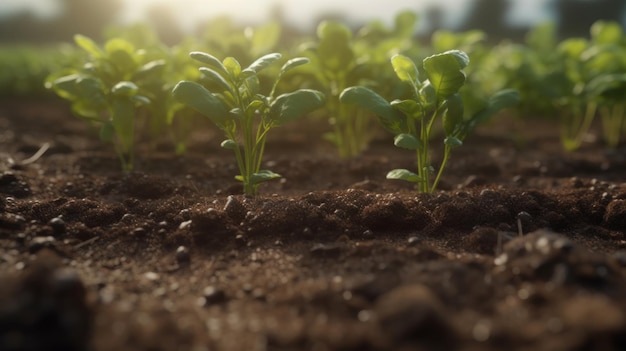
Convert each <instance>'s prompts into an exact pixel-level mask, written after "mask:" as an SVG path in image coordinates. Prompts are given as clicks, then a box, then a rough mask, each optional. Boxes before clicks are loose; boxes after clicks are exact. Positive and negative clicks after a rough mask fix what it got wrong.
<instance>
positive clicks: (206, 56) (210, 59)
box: [189, 51, 226, 74]
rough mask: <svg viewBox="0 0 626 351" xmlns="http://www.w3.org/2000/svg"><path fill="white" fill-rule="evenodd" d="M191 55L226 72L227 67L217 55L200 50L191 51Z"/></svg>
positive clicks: (220, 71)
mask: <svg viewBox="0 0 626 351" xmlns="http://www.w3.org/2000/svg"><path fill="white" fill-rule="evenodd" d="M189 56H190V57H191V58H192V59H194V60H197V61H200V62H202V63H204V64H206V65H209V66H210V67H212V68H214V69H216V70H217V71H218V72H219V73H224V74H226V67H224V64H222V62H221V61H220V60H218V59H217V58H216V57H215V56H213V55H210V54H207V53H206V52H200V51H192V52H190V53H189Z"/></svg>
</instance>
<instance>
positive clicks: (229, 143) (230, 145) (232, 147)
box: [220, 139, 238, 150]
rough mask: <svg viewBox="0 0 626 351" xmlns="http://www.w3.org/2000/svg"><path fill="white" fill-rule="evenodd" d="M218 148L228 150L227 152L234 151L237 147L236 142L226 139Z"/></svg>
mask: <svg viewBox="0 0 626 351" xmlns="http://www.w3.org/2000/svg"><path fill="white" fill-rule="evenodd" d="M220 146H221V147H223V148H224V149H228V150H235V149H237V147H238V145H237V142H236V141H234V140H232V139H226V140H224V141H222V143H221V144H220Z"/></svg>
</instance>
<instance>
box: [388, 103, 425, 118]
mask: <svg viewBox="0 0 626 351" xmlns="http://www.w3.org/2000/svg"><path fill="white" fill-rule="evenodd" d="M391 106H393V108H395V109H396V110H398V111H401V112H402V113H404V114H405V115H406V116H409V117H411V118H415V119H420V118H422V117H424V116H423V108H422V106H421V105H420V104H419V103H418V102H417V101H415V100H410V99H409V100H394V101H392V102H391Z"/></svg>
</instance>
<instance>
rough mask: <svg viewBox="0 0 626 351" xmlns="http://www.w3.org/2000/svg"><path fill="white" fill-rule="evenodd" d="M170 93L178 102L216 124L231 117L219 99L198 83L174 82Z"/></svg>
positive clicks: (219, 124) (220, 123)
mask: <svg viewBox="0 0 626 351" xmlns="http://www.w3.org/2000/svg"><path fill="white" fill-rule="evenodd" d="M172 94H173V96H174V99H176V100H177V101H178V102H180V103H182V104H184V105H187V106H189V107H191V108H193V109H194V110H196V111H198V112H200V113H201V114H202V115H204V116H206V117H208V118H209V119H211V121H213V123H215V124H217V125H218V126H221V125H223V123H224V122H226V121H228V120H229V119H230V118H231V117H230V115H229V113H228V111H227V110H226V108H224V105H222V103H221V102H220V100H219V99H218V98H216V97H215V96H214V95H213V94H211V93H210V92H209V91H208V90H206V88H205V87H203V86H202V85H200V84H198V83H195V82H190V81H181V82H179V83H178V84H176V86H175V87H174V89H173V90H172Z"/></svg>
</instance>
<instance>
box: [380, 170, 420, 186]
mask: <svg viewBox="0 0 626 351" xmlns="http://www.w3.org/2000/svg"><path fill="white" fill-rule="evenodd" d="M387 179H400V180H405V181H407V182H411V183H420V182H422V181H423V180H422V178H420V176H418V175H417V174H415V173H413V172H411V171H409V170H406V169H394V170H391V171H389V173H387Z"/></svg>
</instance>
